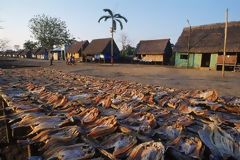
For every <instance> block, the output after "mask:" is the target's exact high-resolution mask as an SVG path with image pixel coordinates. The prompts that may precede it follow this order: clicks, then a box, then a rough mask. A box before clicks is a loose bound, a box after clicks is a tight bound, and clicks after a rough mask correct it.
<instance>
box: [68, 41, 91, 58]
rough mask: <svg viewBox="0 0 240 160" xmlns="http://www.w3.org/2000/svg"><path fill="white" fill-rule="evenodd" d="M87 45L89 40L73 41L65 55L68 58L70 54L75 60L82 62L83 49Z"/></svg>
mask: <svg viewBox="0 0 240 160" xmlns="http://www.w3.org/2000/svg"><path fill="white" fill-rule="evenodd" d="M88 45H89V42H88V41H87V40H86V41H80V42H78V41H75V42H73V44H72V45H70V46H69V48H68V49H67V51H66V57H67V58H68V59H69V58H70V57H71V56H73V57H74V58H75V60H76V61H80V62H82V61H83V59H84V55H83V51H84V50H85V48H86V47H87V46H88Z"/></svg>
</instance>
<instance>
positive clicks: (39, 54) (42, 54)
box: [34, 47, 48, 60]
mask: <svg viewBox="0 0 240 160" xmlns="http://www.w3.org/2000/svg"><path fill="white" fill-rule="evenodd" d="M34 54H35V55H36V58H37V59H45V60H47V59H48V51H47V49H45V48H43V47H41V48H38V49H37V50H36V52H35V53H34Z"/></svg>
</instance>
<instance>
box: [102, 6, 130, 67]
mask: <svg viewBox="0 0 240 160" xmlns="http://www.w3.org/2000/svg"><path fill="white" fill-rule="evenodd" d="M103 11H104V12H107V13H108V15H104V16H102V17H100V18H99V20H98V23H99V22H101V20H102V19H104V21H107V20H108V19H110V20H111V21H112V27H111V30H110V32H111V35H112V39H111V63H112V64H113V33H114V32H115V31H116V30H117V22H118V23H119V25H120V27H121V30H122V29H123V24H122V21H121V20H124V21H125V22H126V23H127V21H128V20H127V19H126V18H125V17H123V16H122V15H121V14H114V13H113V12H112V11H111V10H110V9H104V10H103Z"/></svg>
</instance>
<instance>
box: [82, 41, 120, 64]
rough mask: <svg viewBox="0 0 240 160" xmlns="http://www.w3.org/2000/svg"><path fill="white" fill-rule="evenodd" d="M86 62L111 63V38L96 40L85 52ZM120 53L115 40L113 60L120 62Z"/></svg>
mask: <svg viewBox="0 0 240 160" xmlns="http://www.w3.org/2000/svg"><path fill="white" fill-rule="evenodd" d="M83 54H84V57H85V61H96V62H100V61H101V62H110V61H111V38H104V39H94V40H92V41H91V43H90V44H89V45H88V46H87V47H86V49H85V50H84V52H83ZM119 55H120V51H119V49H118V46H117V44H116V43H115V41H114V40H113V59H114V61H118V59H119Z"/></svg>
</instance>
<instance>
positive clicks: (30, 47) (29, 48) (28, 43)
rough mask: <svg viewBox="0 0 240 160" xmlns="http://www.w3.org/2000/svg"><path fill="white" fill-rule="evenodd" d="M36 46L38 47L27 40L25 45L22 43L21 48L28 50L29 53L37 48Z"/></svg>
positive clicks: (35, 43)
mask: <svg viewBox="0 0 240 160" xmlns="http://www.w3.org/2000/svg"><path fill="white" fill-rule="evenodd" d="M37 46H38V43H37V42H33V41H30V40H27V41H26V42H25V43H23V48H24V49H28V50H30V51H32V50H33V49H35V48H37Z"/></svg>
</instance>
